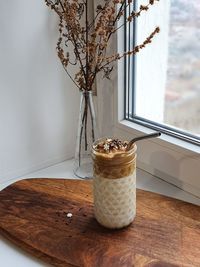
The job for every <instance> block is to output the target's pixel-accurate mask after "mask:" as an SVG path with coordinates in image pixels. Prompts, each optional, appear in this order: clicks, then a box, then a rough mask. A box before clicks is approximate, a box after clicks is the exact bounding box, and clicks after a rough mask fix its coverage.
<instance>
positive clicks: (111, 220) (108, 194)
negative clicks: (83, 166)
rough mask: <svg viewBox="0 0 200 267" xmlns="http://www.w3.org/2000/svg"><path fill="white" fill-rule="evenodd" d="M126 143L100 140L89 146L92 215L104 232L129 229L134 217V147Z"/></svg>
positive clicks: (110, 139)
mask: <svg viewBox="0 0 200 267" xmlns="http://www.w3.org/2000/svg"><path fill="white" fill-rule="evenodd" d="M127 144H128V142H127V141H121V140H119V139H115V138H105V139H100V140H98V141H97V142H95V143H94V144H93V148H92V158H93V166H94V182H93V183H94V186H93V193H94V212H95V218H96V219H97V221H98V222H99V223H100V224H101V225H103V226H105V227H107V228H113V229H115V228H122V227H125V226H127V225H129V224H130V223H131V222H132V221H133V219H134V217H135V214H136V145H135V144H134V145H133V146H132V147H131V149H130V150H128V151H127V150H126V148H127Z"/></svg>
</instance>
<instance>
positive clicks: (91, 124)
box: [74, 91, 98, 179]
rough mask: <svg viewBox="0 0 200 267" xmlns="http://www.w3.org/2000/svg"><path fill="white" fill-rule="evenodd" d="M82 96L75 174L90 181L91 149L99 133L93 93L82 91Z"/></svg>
mask: <svg viewBox="0 0 200 267" xmlns="http://www.w3.org/2000/svg"><path fill="white" fill-rule="evenodd" d="M80 94H81V96H80V111H79V122H78V131H77V140H76V151H75V163H74V173H75V175H76V176H77V177H79V178H82V179H89V178H92V176H93V169H92V158H91V149H92V144H93V142H94V141H95V140H97V138H98V136H97V135H98V134H97V132H98V131H97V123H96V116H95V110H94V104H93V95H92V91H80Z"/></svg>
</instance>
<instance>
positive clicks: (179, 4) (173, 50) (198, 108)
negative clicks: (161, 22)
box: [164, 0, 200, 135]
mask: <svg viewBox="0 0 200 267" xmlns="http://www.w3.org/2000/svg"><path fill="white" fill-rule="evenodd" d="M164 122H165V123H167V124H170V125H173V126H176V127H178V128H181V129H183V130H186V131H189V132H191V133H194V134H197V135H200V1H199V0H190V1H188V0H171V7H170V26H169V54H168V71H167V83H166V92H165V107H164Z"/></svg>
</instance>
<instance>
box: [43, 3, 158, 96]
mask: <svg viewBox="0 0 200 267" xmlns="http://www.w3.org/2000/svg"><path fill="white" fill-rule="evenodd" d="M157 1H159V0H149V2H148V4H147V5H141V6H140V8H139V10H138V11H132V12H131V13H130V15H129V16H128V17H127V18H126V21H125V22H124V23H123V24H121V25H120V26H119V27H117V22H118V21H119V20H120V19H121V18H122V17H123V16H124V14H126V10H127V8H130V7H131V5H133V2H134V0H104V3H103V4H102V5H100V4H99V5H97V7H96V15H95V16H94V19H93V20H92V21H89V16H88V4H89V0H45V3H46V5H47V6H48V7H50V8H51V9H52V10H54V11H55V12H56V13H57V14H58V16H59V20H60V21H59V33H60V35H59V38H58V42H57V46H56V49H57V54H58V57H59V58H60V61H61V63H62V65H63V67H64V69H65V71H66V73H67V74H68V75H69V77H70V79H71V80H72V81H73V82H74V84H75V85H76V86H77V87H78V88H79V89H80V90H86V91H90V90H92V86H93V84H94V80H95V78H96V75H97V74H98V73H99V72H103V73H104V77H106V78H108V79H109V78H110V74H111V72H112V70H113V66H112V63H114V61H117V60H119V59H121V58H123V57H126V56H132V55H135V54H136V53H138V52H139V51H140V50H141V49H143V48H144V47H145V46H146V45H147V44H149V43H151V41H152V39H153V38H154V36H155V35H156V34H157V33H158V32H159V28H158V27H156V28H155V30H154V31H153V32H152V33H151V34H150V35H149V36H148V37H147V38H146V40H144V42H143V43H142V44H140V45H137V46H135V47H134V48H133V49H132V50H130V51H125V52H124V53H122V54H121V55H120V54H118V53H116V54H114V55H109V54H108V52H107V50H108V46H109V41H110V39H111V36H112V35H113V34H114V33H116V32H117V31H118V30H119V29H120V28H121V27H123V26H125V25H126V23H131V22H132V21H133V20H134V19H135V18H137V17H139V16H140V15H141V13H142V12H144V11H145V12H146V11H148V10H149V8H150V6H152V5H154V4H155V3H156V2H157ZM83 20H84V21H85V24H84V25H83V23H82V21H83ZM71 47H72V48H73V52H74V53H69V48H71ZM69 65H71V66H72V65H74V66H76V68H77V67H78V71H77V73H76V74H75V76H74V78H73V77H72V76H71V75H70V73H69V71H68V67H69Z"/></svg>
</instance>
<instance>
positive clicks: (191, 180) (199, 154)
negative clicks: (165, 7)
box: [113, 29, 200, 197]
mask: <svg viewBox="0 0 200 267" xmlns="http://www.w3.org/2000/svg"><path fill="white" fill-rule="evenodd" d="M122 35H123V36H124V29H121V30H120V32H119V33H118V38H117V47H118V51H123V49H124V44H122V41H121V39H122V38H121V36H122ZM119 36H120V38H119ZM124 64H125V60H122V61H120V62H118V63H117V66H116V73H115V74H116V75H114V79H113V89H114V90H113V121H114V122H113V135H114V136H117V137H121V138H127V139H128V140H130V139H131V138H133V137H134V136H138V135H141V134H145V133H151V132H152V128H150V127H149V125H146V124H143V125H141V124H140V123H139V124H138V123H136V122H135V121H132V120H127V119H125V117H124V110H125V103H124V102H125V101H124V98H125V93H124V92H125V90H124V89H125V86H126V84H125V83H124V78H125V73H124ZM116 89H117V90H116ZM157 162H158V164H157ZM199 162H200V148H199V146H198V145H197V144H193V143H190V142H188V141H187V140H180V139H179V138H177V137H176V136H170V135H168V134H166V132H164V133H163V134H162V135H161V137H160V138H156V139H153V140H146V141H144V142H141V143H138V155H137V166H138V168H141V169H142V170H144V171H147V172H149V173H151V174H152V175H154V176H156V177H158V178H160V179H163V180H165V181H167V182H169V183H172V184H174V185H176V186H178V187H179V188H181V189H183V190H185V191H187V192H190V193H192V194H194V195H196V196H197V197H200V164H199Z"/></svg>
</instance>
